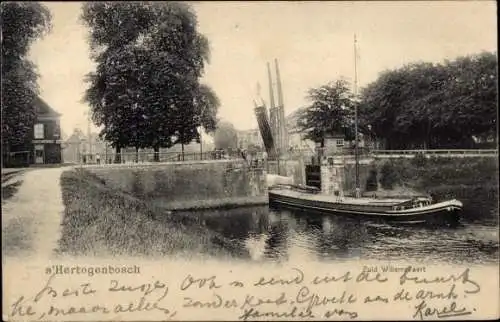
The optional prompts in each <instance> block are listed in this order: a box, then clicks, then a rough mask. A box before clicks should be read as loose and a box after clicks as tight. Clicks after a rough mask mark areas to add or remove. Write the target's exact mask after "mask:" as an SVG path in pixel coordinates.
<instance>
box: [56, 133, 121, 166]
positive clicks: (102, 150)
mask: <svg viewBox="0 0 500 322" xmlns="http://www.w3.org/2000/svg"><path fill="white" fill-rule="evenodd" d="M63 147H64V149H63V160H64V163H80V162H85V163H94V162H95V161H96V155H99V156H100V159H101V160H104V158H106V156H107V155H111V154H113V153H114V149H113V148H112V147H111V145H110V144H109V143H107V144H106V142H105V141H104V140H102V139H101V138H100V137H99V134H98V133H91V134H90V140H89V138H88V136H87V135H85V133H84V132H83V131H82V130H81V129H78V128H75V129H74V130H73V133H72V134H71V135H70V136H69V138H68V139H67V140H65V141H64V144H63Z"/></svg>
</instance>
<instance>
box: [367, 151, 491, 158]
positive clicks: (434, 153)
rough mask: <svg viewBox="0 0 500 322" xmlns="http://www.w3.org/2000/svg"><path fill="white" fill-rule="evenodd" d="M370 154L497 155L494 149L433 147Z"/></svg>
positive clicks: (396, 155)
mask: <svg viewBox="0 0 500 322" xmlns="http://www.w3.org/2000/svg"><path fill="white" fill-rule="evenodd" d="M371 154H372V155H373V156H374V157H378V158H399V157H410V158H412V157H414V156H416V155H424V156H426V157H430V156H432V157H483V156H484V157H486V156H488V157H490V156H491V157H494V156H498V150H496V149H468V150H465V149H462V150H460V149H453V150H444V149H435V150H373V151H372V152H371Z"/></svg>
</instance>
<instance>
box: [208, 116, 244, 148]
mask: <svg viewBox="0 0 500 322" xmlns="http://www.w3.org/2000/svg"><path fill="white" fill-rule="evenodd" d="M214 144H215V148H216V149H224V150H227V149H236V148H237V147H238V132H237V131H236V129H235V128H234V126H233V125H232V124H231V123H228V122H220V123H219V124H218V125H217V129H216V130H215V133H214Z"/></svg>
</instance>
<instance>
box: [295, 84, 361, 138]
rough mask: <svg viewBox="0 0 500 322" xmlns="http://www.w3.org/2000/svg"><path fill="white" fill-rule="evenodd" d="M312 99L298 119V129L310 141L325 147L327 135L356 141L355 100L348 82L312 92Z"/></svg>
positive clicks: (323, 87) (315, 89)
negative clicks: (354, 128) (340, 135)
mask: <svg viewBox="0 0 500 322" xmlns="http://www.w3.org/2000/svg"><path fill="white" fill-rule="evenodd" d="M308 99H309V100H310V101H312V104H311V105H310V106H308V107H307V108H305V109H303V110H301V111H300V112H299V114H298V117H297V127H298V128H299V130H301V131H303V132H304V133H305V138H306V139H310V140H312V141H315V142H321V144H322V146H323V145H324V138H325V136H326V135H331V134H335V133H344V134H345V135H346V136H347V139H351V140H352V139H353V132H354V131H353V130H352V129H353V124H354V123H353V111H354V100H353V95H352V94H351V91H350V89H349V83H348V82H347V81H345V80H337V81H335V82H331V83H329V84H326V85H323V86H321V87H319V88H313V89H310V90H309V93H308Z"/></svg>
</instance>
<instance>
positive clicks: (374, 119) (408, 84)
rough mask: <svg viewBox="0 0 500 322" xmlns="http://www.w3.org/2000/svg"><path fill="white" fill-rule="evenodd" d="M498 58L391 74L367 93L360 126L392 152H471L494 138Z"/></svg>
mask: <svg viewBox="0 0 500 322" xmlns="http://www.w3.org/2000/svg"><path fill="white" fill-rule="evenodd" d="M497 65H498V60H497V56H496V53H481V54H478V55H471V56H466V57H460V58H457V59H456V60H453V61H445V62H444V63H441V64H431V63H415V64H410V65H407V66H404V67H402V68H399V69H396V70H391V71H386V72H384V73H382V74H381V75H380V77H379V78H378V79H377V80H376V81H375V82H373V83H371V84H369V85H368V86H367V87H366V88H364V89H363V91H362V102H361V108H360V123H361V125H362V128H363V129H365V130H366V129H370V131H371V134H372V135H375V136H377V137H379V138H382V139H385V141H386V143H387V146H386V147H387V148H395V149H398V148H412V147H414V148H416V147H419V148H439V147H443V148H446V147H457V148H459V147H462V148H469V147H472V144H473V141H472V138H473V137H476V138H481V139H489V138H494V137H495V133H496V122H497V108H496V106H497V82H498V80H497Z"/></svg>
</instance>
